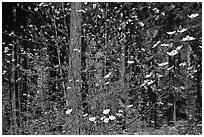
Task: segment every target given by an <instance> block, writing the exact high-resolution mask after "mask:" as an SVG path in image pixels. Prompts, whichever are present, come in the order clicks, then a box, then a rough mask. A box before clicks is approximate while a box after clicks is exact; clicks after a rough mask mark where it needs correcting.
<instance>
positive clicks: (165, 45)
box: [161, 43, 173, 47]
mask: <svg viewBox="0 0 204 137" xmlns="http://www.w3.org/2000/svg"><path fill="white" fill-rule="evenodd" d="M161 46H162V47H169V46H170V47H171V46H173V43H170V44H166V43H163V44H161Z"/></svg>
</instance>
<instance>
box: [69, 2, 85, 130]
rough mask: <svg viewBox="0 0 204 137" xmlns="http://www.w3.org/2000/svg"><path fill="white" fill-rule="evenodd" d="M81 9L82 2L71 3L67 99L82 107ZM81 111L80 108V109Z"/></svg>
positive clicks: (77, 125)
mask: <svg viewBox="0 0 204 137" xmlns="http://www.w3.org/2000/svg"><path fill="white" fill-rule="evenodd" d="M80 9H81V3H80V2H72V3H71V15H70V46H69V55H70V56H69V74H68V79H69V82H68V88H67V99H68V102H69V104H68V105H69V106H78V107H80V106H79V105H80V103H79V102H80V101H81V96H79V95H80V92H81V85H82V80H81V21H82V19H81V13H80V12H79V11H80ZM79 111H80V110H79ZM74 126H75V127H77V129H76V130H75V132H76V134H79V133H80V128H79V122H77V123H75V124H74Z"/></svg>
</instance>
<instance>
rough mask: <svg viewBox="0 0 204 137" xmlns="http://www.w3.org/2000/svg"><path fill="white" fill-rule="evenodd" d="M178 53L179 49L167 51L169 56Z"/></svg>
mask: <svg viewBox="0 0 204 137" xmlns="http://www.w3.org/2000/svg"><path fill="white" fill-rule="evenodd" d="M176 54H178V51H177V50H172V51H171V52H167V55H169V56H175V55H176Z"/></svg>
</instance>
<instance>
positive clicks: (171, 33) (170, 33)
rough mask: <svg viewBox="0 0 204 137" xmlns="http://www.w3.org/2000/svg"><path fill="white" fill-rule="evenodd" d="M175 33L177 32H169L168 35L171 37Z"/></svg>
mask: <svg viewBox="0 0 204 137" xmlns="http://www.w3.org/2000/svg"><path fill="white" fill-rule="evenodd" d="M174 33H176V31H172V32H167V34H169V35H173V34H174Z"/></svg>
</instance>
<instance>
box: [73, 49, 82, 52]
mask: <svg viewBox="0 0 204 137" xmlns="http://www.w3.org/2000/svg"><path fill="white" fill-rule="evenodd" d="M73 51H78V52H81V50H80V49H73Z"/></svg>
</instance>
